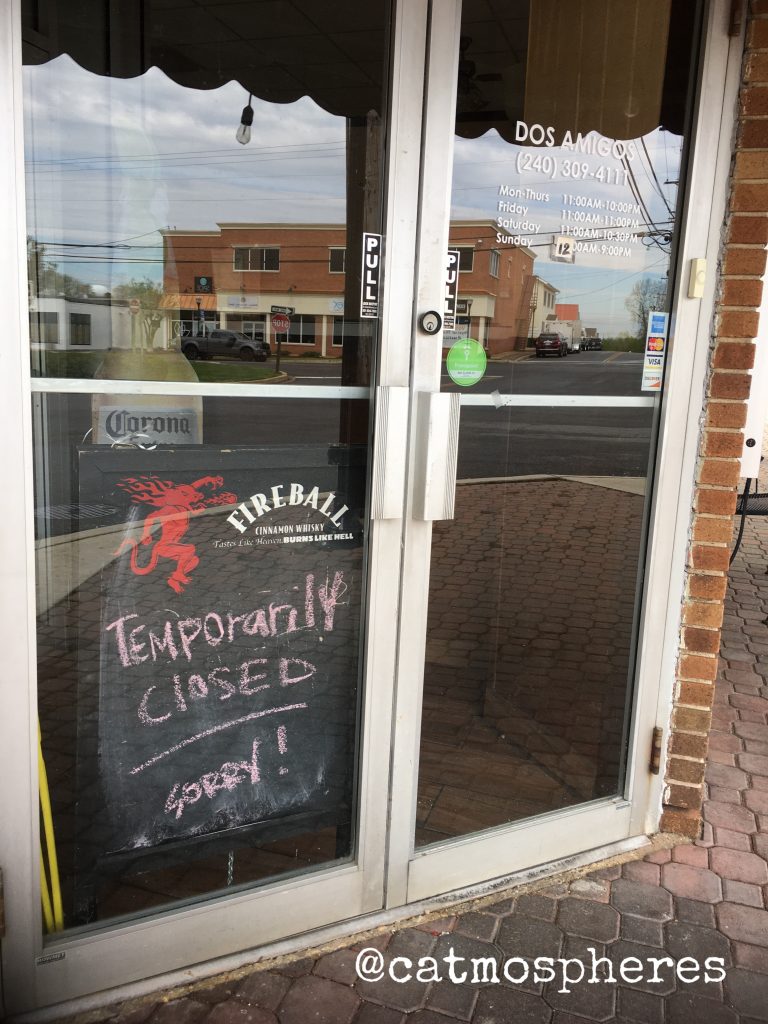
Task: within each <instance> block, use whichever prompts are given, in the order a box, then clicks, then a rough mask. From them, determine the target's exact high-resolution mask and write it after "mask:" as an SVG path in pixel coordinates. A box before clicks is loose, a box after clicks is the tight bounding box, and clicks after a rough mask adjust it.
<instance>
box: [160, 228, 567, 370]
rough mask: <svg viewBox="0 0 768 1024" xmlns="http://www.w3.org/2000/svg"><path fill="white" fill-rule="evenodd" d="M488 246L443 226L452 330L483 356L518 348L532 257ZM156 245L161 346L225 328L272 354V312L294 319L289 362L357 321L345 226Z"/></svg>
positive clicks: (334, 342)
mask: <svg viewBox="0 0 768 1024" xmlns="http://www.w3.org/2000/svg"><path fill="white" fill-rule="evenodd" d="M495 238H496V228H495V226H494V225H493V224H492V223H490V222H488V221H478V222H471V221H459V222H454V223H453V224H452V226H451V235H450V245H451V247H452V248H456V249H459V251H460V258H459V307H458V323H457V329H458V330H459V331H461V332H462V336H466V335H467V334H470V335H471V336H472V337H475V338H477V340H478V341H480V342H482V344H483V345H484V346H485V347H486V348H487V349H488V351H489V354H491V355H496V354H498V353H500V352H508V351H511V350H513V349H515V348H524V347H525V339H526V338H527V336H528V320H529V316H530V308H531V301H532V289H533V281H534V280H535V279H534V277H533V261H534V260H535V258H536V256H535V253H533V252H532V251H531V250H530V249H526V248H521V247H517V246H497V245H496V243H495ZM163 239H164V244H163V259H164V274H163V292H164V294H163V299H162V307H163V309H164V310H165V311H166V313H167V317H168V320H167V324H166V330H167V340H168V341H169V342H172V341H173V339H174V338H176V337H178V336H191V335H194V334H198V333H205V332H206V331H208V330H210V329H211V328H213V327H228V328H230V329H233V330H238V331H242V332H243V333H244V334H248V335H250V336H256V335H262V336H263V337H265V338H266V339H267V340H268V341H270V342H271V344H272V346H273V348H274V344H275V341H276V337H275V334H274V332H273V329H272V325H271V314H272V312H273V311H272V307H273V306H276V307H284V308H288V309H292V310H293V312H292V313H291V314H290V321H291V323H290V328H289V330H288V333H287V335H284V336H283V339H282V340H283V347H284V350H285V351H286V352H287V353H288V354H294V355H301V354H302V353H307V352H312V353H316V354H318V355H322V356H333V355H340V354H341V348H342V344H343V339H344V333H345V324H347V325H352V324H354V323H356V322H357V311H356V310H345V284H346V269H347V268H346V230H345V228H344V227H343V226H341V225H337V224H306V225H299V226H297V225H293V224H291V225H288V224H220V225H219V227H218V230H215V231H178V230H172V231H171V230H169V231H165V232H164V233H163ZM547 288H550V286H547ZM203 289H204V290H203ZM550 290H551V291H552V293H553V294H554V293H555V290H554V289H551V288H550ZM450 340H451V338H450V337H446V339H445V342H446V345H447V344H449V343H450Z"/></svg>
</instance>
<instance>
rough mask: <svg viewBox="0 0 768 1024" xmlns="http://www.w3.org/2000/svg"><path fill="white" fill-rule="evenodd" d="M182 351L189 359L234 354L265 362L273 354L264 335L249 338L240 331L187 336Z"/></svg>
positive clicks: (237, 356) (236, 356) (210, 332)
mask: <svg viewBox="0 0 768 1024" xmlns="http://www.w3.org/2000/svg"><path fill="white" fill-rule="evenodd" d="M181 351H182V352H183V354H184V355H185V356H186V357H187V359H213V358H214V357H216V356H234V357H235V358H238V359H246V360H254V359H257V360H258V361H259V362H261V363H263V362H265V361H266V359H268V358H269V356H270V355H271V354H272V350H271V349H270V347H269V344H268V343H267V342H266V341H264V338H262V337H259V336H257V337H255V338H249V337H248V335H247V334H241V333H240V331H219V330H216V331H209V332H208V333H207V334H196V335H195V336H194V337H193V338H185V339H184V342H183V344H182V346H181Z"/></svg>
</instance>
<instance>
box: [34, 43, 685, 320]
mask: <svg viewBox="0 0 768 1024" xmlns="http://www.w3.org/2000/svg"><path fill="white" fill-rule="evenodd" d="M24 88H25V109H26V141H27V190H28V210H29V234H30V235H31V236H32V237H34V238H35V239H37V240H38V241H39V242H41V243H43V244H44V245H45V247H46V257H47V258H48V259H52V260H56V261H57V263H58V264H59V267H60V269H61V270H62V271H63V272H65V273H68V274H71V275H72V276H74V277H76V278H78V279H80V280H82V281H84V282H85V283H87V284H90V285H101V286H106V287H107V288H109V289H114V288H115V287H117V286H118V285H119V284H121V283H125V282H127V281H129V280H131V279H136V278H149V279H151V280H153V281H155V282H156V283H158V284H159V283H160V282H161V280H162V239H161V235H160V230H162V229H164V228H169V227H170V228H175V229H178V230H191V231H206V230H215V229H216V225H217V223H233V222H235V223H294V224H302V223H308V224H309V223H337V224H343V223H344V222H345V219H346V196H345V192H346V178H345V173H346V171H345V163H346V122H345V120H344V118H342V117H338V116H334V115H332V114H329V113H327V112H326V111H324V110H322V109H321V108H320V107H319V106H318V105H317V104H316V103H315V102H314V101H313V100H311V99H310V98H309V97H304V98H302V99H300V100H299V101H297V102H295V103H291V104H284V105H281V104H275V103H265V102H262V101H259V100H257V99H254V100H253V101H252V106H253V109H254V122H253V129H252V141H251V143H250V144H249V145H247V146H241V145H239V144H238V143H237V142H236V141H235V130H236V128H237V125H238V123H239V120H240V112H241V110H242V108H243V106H244V105H245V103H246V102H247V100H248V97H247V94H246V93H245V92H244V90H243V88H242V87H241V86H240V85H239V84H238V83H236V82H230V83H228V84H227V85H225V86H222V87H221V88H218V89H212V90H207V91H206V90H194V89H189V88H185V87H183V86H180V85H178V84H176V83H175V82H173V81H172V80H171V79H169V78H168V77H166V75H165V74H164V73H163V72H161V71H160V70H158V69H157V68H151V69H150V70H149V71H148V72H146V74H144V75H142V76H140V77H137V78H133V79H110V78H106V77H102V76H99V75H95V74H93V73H92V72H89V71H85V70H83V69H82V68H80V67H79V66H78V65H77V64H76V63H75V62H74V61H73V60H72V59H71V58H70V57H68V56H66V55H63V56H60V57H58V58H57V59H55V60H53V61H50V62H48V63H46V64H41V65H37V66H27V67H25V68H24ZM557 141H559V140H557ZM681 142H682V140H681V139H680V137H679V136H675V135H672V134H670V133H668V132H665V131H662V130H657V131H655V132H653V133H651V134H650V135H649V136H647V137H646V138H645V139H644V140H643V143H642V144H640V143H639V142H638V144H637V145H636V146H635V147H634V148H635V155H634V156H633V157H632V159H630V160H629V161H627V162H625V163H624V164H622V162H621V161H620V160H618V159H616V158H615V157H612V156H609V157H598V156H596V155H586V156H585V155H583V154H579V153H575V152H569V151H568V150H564V149H562V148H560V147H555V148H551V149H550V148H546V147H540V148H532V147H523V146H510V145H509V144H508V143H506V142H505V141H504V140H502V139H501V138H500V137H499V136H498V135H497V134H496V132H495V131H490V132H488V133H487V134H486V135H484V136H483V137H482V138H480V139H474V140H470V139H463V138H457V139H456V141H455V160H454V185H453V194H452V211H451V216H452V219H453V220H454V221H455V220H483V221H485V222H486V223H487V222H488V221H495V220H496V218H497V217H498V216H500V215H501V216H509V214H500V213H499V210H498V201H499V187H500V185H502V184H508V185H511V186H519V187H523V188H531V189H533V190H534V191H536V192H540V193H545V194H546V195H547V196H548V197H549V198H548V200H546V201H542V200H537V199H535V198H533V199H528V198H526V199H524V200H520V203H521V205H522V206H524V207H525V208H526V210H527V212H526V213H525V214H524V215H519V216H524V218H525V220H527V221H529V222H532V223H533V224H534V225H535V227H536V229H537V230H536V231H534V232H527V233H526V234H527V235H529V237H530V244H529V248H531V250H532V251H533V252H535V254H536V262H535V265H534V272H535V273H536V274H538V275H539V276H540V277H543V278H544V279H545V280H546V281H548V282H549V283H551V284H552V285H554V286H555V287H556V288H558V289H559V290H560V294H559V296H558V301H559V302H578V303H579V305H580V308H581V313H582V321H583V322H584V323H585V324H587V325H594V326H597V327H598V330H599V331H600V333H601V334H603V335H604V336H611V335H615V334H618V333H620V332H622V331H628V332H630V333H634V326H633V324H632V321H631V318H630V316H629V314H628V312H627V309H626V306H625V299H626V296H627V294H628V293H629V292H630V290H631V289H632V287H633V285H634V284H635V283H636V282H637V281H639V280H640V279H641V278H643V277H644V276H648V275H658V276H660V277H661V278H663V277H664V276H665V275H666V271H667V267H668V262H669V255H668V250H669V248H670V246H669V244H668V242H665V241H664V237H663V235H664V233H665V232H666V231H668V230H670V229H671V226H672V213H671V211H672V210H674V208H675V202H676V195H677V180H678V177H679V168H680V153H681ZM521 153H525V154H530V155H532V156H533V157H535V156H537V155H542V156H550V157H554V158H555V161H556V166H555V169H554V172H553V171H552V170H551V169H550V168H548V172H547V173H546V174H541V173H539V174H537V173H536V172H535V171H532V170H527V171H522V172H521V171H520V165H519V160H518V156H519V155H520V154H521ZM565 159H570V160H574V159H575V160H577V161H578V162H580V163H583V165H584V167H585V168H586V178H582V180H574V179H573V178H566V177H564V176H563V173H562V172H563V160H565ZM627 166H629V168H630V169H631V171H632V174H633V180H632V181H631V182H630V181H629V179H628V178H627V180H626V182H625V181H621V182H619V181H617V180H616V178H617V177H618V176H619V175H621V176H622V178H623V177H624V168H626V167H627ZM600 168H604V172H605V173H608V174H609V175H613V177H614V180H613V181H612V182H611V183H609V184H606V183H605V182H600V181H597V180H595V179H594V178H593V177H592V176H593V175H594V174H595V173H598V172H600ZM565 194H570V195H577V196H580V197H584V198H585V199H600V198H606V197H610V198H611V199H613V200H616V201H617V202H620V203H628V204H632V205H633V206H634V207H635V208H636V212H633V213H632V214H631V215H630V216H631V217H632V219H633V221H636V222H637V228H634V227H633V228H632V230H635V231H637V232H638V233H639V238H638V240H636V241H634V242H633V243H632V244H631V245H629V246H628V247H627V251H626V252H623V253H621V254H620V255H617V254H615V253H613V252H611V253H605V254H600V253H586V252H580V253H578V254H577V258H576V262H575V265H564V264H561V263H557V262H554V261H552V260H551V259H550V243H551V239H552V236H553V235H554V234H559V233H560V230H561V227H560V226H561V207H562V206H563V205H564V203H563V202H562V201H561V200H562V198H563V196H564V195H565ZM638 199H639V201H638ZM587 212H589V211H587ZM601 240H604V238H602V239H601Z"/></svg>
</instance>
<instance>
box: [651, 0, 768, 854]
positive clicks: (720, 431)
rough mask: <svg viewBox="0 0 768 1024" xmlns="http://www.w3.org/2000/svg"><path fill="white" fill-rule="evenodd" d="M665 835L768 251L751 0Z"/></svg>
mask: <svg viewBox="0 0 768 1024" xmlns="http://www.w3.org/2000/svg"><path fill="white" fill-rule="evenodd" d="M723 243H724V244H723V248H722V252H721V261H720V267H719V274H720V278H719V302H718V306H717V310H716V318H715V334H714V338H713V343H712V348H711V361H710V376H709V381H708V385H707V399H706V407H705V408H706V416H705V418H704V423H703V429H702V433H701V439H700V445H699V460H698V468H697V478H696V492H695V507H694V510H693V520H692V534H691V543H690V548H689V552H688V571H687V581H686V595H685V601H684V606H683V627H682V633H681V643H680V657H679V660H678V666H677V683H676V689H675V702H674V710H673V717H672V731H671V733H670V740H669V747H668V761H667V770H666V778H665V782H666V787H665V795H664V813H663V815H662V820H661V827H662V828H663V829H665V830H667V831H670V832H678V833H682V834H684V835H688V836H691V837H695V836H697V835H698V834H699V830H700V824H701V803H702V797H703V785H704V759H705V757H706V753H707V741H708V732H709V728H710V723H711V712H712V703H713V696H714V683H715V678H716V676H717V667H718V651H719V647H720V627H721V624H722V617H723V599H724V596H725V588H726V574H727V572H728V560H729V557H730V551H731V538H732V530H733V521H732V516H733V513H734V511H735V507H736V489H737V484H738V482H739V456H740V454H741V450H742V438H743V435H742V428H743V426H744V423H745V419H746V405H745V400H746V399H747V397H748V395H749V385H750V377H749V374H748V372H747V371H748V370H749V368H750V367H751V366H752V364H753V361H754V350H755V345H754V338H755V334H756V332H757V321H758V313H757V307H758V306H759V304H760V297H761V281H760V278H761V276H762V274H763V273H764V270H765V245H766V243H768V0H751V3H750V5H749V14H748V22H747V42H746V49H745V54H744V65H743V76H742V84H741V91H740V95H739V117H738V126H737V135H736V141H735V147H734V159H733V163H732V168H731V183H730V198H729V204H728V214H727V218H726V223H725V225H724V236H723Z"/></svg>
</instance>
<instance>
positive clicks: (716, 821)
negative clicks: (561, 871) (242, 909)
mask: <svg viewBox="0 0 768 1024" xmlns="http://www.w3.org/2000/svg"><path fill="white" fill-rule="evenodd" d="M766 566H768V524H766V523H764V522H763V521H762V520H760V519H756V520H748V521H747V525H746V530H745V535H744V541H743V543H742V547H741V550H740V552H739V555H738V557H737V559H736V561H735V563H734V566H733V569H732V573H731V582H730V587H729V594H728V599H727V604H726V616H725V623H724V628H723V639H722V649H721V664H720V675H719V679H718V683H717V704H716V707H715V712H714V717H713V732H712V734H711V740H710V753H709V765H708V773H707V780H708V783H709V793H708V796H709V799H708V801H707V803H706V804H705V809H704V817H705V825H704V835H703V838H702V839H701V840H699V841H698V842H696V843H694V844H688V843H687V842H680V843H679V844H678V845H673V846H672V848H670V849H656V850H655V851H654V852H652V853H650V854H648V855H646V856H645V857H644V858H643V859H635V860H629V861H626V862H625V863H623V864H618V865H614V866H609V867H601V868H598V869H596V870H592V871H590V872H588V873H586V874H584V875H583V876H582V877H577V878H573V877H572V876H571V878H570V880H564V879H558V878H549V879H547V880H546V881H544V882H542V883H540V888H538V889H537V891H535V892H531V891H527V892H525V893H524V894H517V895H515V894H514V893H510V894H508V895H507V898H500V897H498V896H497V897H494V900H495V902H489V901H488V900H484V901H482V903H480V904H477V905H475V906H470V907H463V908H462V909H461V912H459V913H456V914H454V915H452V916H450V917H445V918H441V919H439V920H434V919H433V920H427V921H425V922H424V921H422V922H419V923H416V924H413V923H411V924H410V925H409V926H403V927H401V928H398V929H394V930H387V931H384V932H383V933H379V934H377V935H375V936H373V937H369V938H367V939H364V940H362V941H361V942H360V943H358V944H357V945H351V946H347V947H344V948H338V949H336V950H333V951H330V952H327V951H324V952H323V953H322V954H320V955H317V956H314V957H308V958H305V959H301V960H293V961H286V960H285V959H284V960H283V961H280V962H273V963H272V964H266V965H265V964H262V965H259V967H258V968H253V969H245V970H240V971H238V972H236V973H234V974H230V975H226V976H219V977H217V978H214V979H211V980H208V981H207V982H205V983H198V984H197V985H195V986H188V987H186V988H185V989H183V990H181V989H176V990H174V991H165V992H157V993H155V994H154V995H152V996H149V997H144V998H142V999H141V1000H133V1001H131V1002H130V1003H124V1004H122V1005H117V1006H112V1007H111V1008H109V1009H105V1010H103V1011H99V1012H91V1013H89V1014H87V1015H80V1016H79V1017H78V1018H73V1020H77V1021H78V1022H83V1024H84V1022H85V1021H88V1022H93V1021H101V1020H104V1021H107V1020H108V1021H112V1022H114V1024H145V1022H146V1024H230V1022H235V1021H237V1022H246V1024H404V1022H408V1024H451V1022H454V1024H455V1022H456V1021H471V1022H472V1024H528V1022H530V1024H550V1022H551V1024H584V1022H585V1021H627V1022H637V1024H678V1022H679V1024H689V1022H696V1024H709V1022H712V1024H721V1022H722V1024H730V1022H732V1024H736V1022H740V1024H750V1022H754V1021H768V909H766V908H767V907H768V684H767V683H766V678H767V677H768V631H767V630H766V615H767V614H768V577H766ZM363 948H370V949H373V950H378V951H380V952H381V953H383V964H384V966H385V968H388V967H389V965H390V964H391V963H392V960H393V958H395V957H405V958H407V960H409V961H412V962H413V963H414V967H413V970H412V972H411V973H412V974H413V975H414V977H413V978H412V980H410V981H406V982H402V983H400V982H395V981H393V980H390V979H389V978H386V977H385V979H384V980H382V981H377V982H366V981H361V980H359V979H358V978H357V976H356V972H355V958H356V955H357V953H358V951H359V950H360V949H363ZM451 950H452V953H451ZM590 950H594V954H593V953H592V952H590ZM371 955H374V954H371ZM451 955H453V956H455V957H464V958H465V962H462V961H455V962H454V967H453V970H454V971H455V972H456V973H457V975H458V974H460V973H461V972H462V971H464V970H467V969H469V976H468V980H467V981H466V982H464V983H463V984H454V983H452V982H451V981H450V980H449V971H450V968H449V966H448V963H447V961H446V960H444V959H443V958H444V957H446V956H451ZM421 957H434V958H435V959H436V961H437V964H438V968H439V974H440V976H441V977H442V979H443V980H442V981H440V982H437V981H431V982H429V981H419V980H416V977H415V974H416V970H417V964H416V961H418V959H419V958H421ZM479 957H490V958H492V959H493V960H494V961H496V963H497V964H498V965H499V979H500V980H499V983H497V984H492V983H483V982H482V981H480V982H478V983H472V982H471V978H472V970H473V968H472V964H471V958H479ZM510 957H514V958H518V959H516V960H515V961H514V962H513V963H512V964H511V965H510V968H509V974H510V976H511V978H512V979H515V980H514V982H513V981H510V980H505V979H504V976H503V974H502V971H501V964H502V963H503V962H504V960H506V959H507V958H510ZM536 957H552V958H568V959H571V960H573V961H574V963H572V964H571V966H570V967H569V968H567V970H568V972H569V976H571V977H575V976H576V975H577V974H578V972H579V967H578V965H577V964H576V961H581V962H582V963H583V964H584V965H585V967H586V973H585V976H584V980H583V981H581V982H580V983H574V984H570V985H568V984H564V983H563V981H562V968H561V967H560V966H558V968H557V970H558V973H557V976H556V978H555V980H547V981H536V980H534V968H533V960H534V959H535V958H536ZM593 957H595V958H601V957H605V958H606V960H605V961H604V962H603V963H602V964H598V966H597V968H596V969H595V970H594V971H593V968H592V963H593ZM665 957H669V958H671V959H672V961H674V963H673V964H669V963H667V962H665V960H664V958H665ZM686 957H688V958H693V959H695V960H696V961H697V962H698V964H699V965H701V968H702V969H701V970H700V971H697V970H696V969H695V965H693V968H692V961H690V960H689V961H687V962H683V963H680V961H681V960H682V958H686ZM627 958H636V961H631V960H627ZM653 958H655V959H657V960H659V961H660V962H659V965H658V968H654V967H653V966H652V964H653ZM707 958H721V960H722V962H723V970H718V969H717V968H716V967H715V966H713V967H712V969H711V971H706V970H704V969H703V968H704V964H705V961H706V960H707ZM526 961H527V963H526ZM622 961H623V962H624V965H625V967H624V972H625V973H624V975H622V974H621V973H620V972H619V968H618V964H619V963H620V962H622ZM637 961H639V962H640V964H641V969H640V970H637V968H636V962H637ZM369 962H371V961H370V956H369ZM425 963H426V962H425ZM627 964H629V965H630V967H629V968H627ZM633 964H635V967H634V968H633V967H632V966H631V965H633ZM675 965H677V969H676V966H675ZM397 967H398V970H399V971H401V972H408V967H407V962H406V961H403V960H401V961H398V965H397ZM97 969H98V967H97V965H94V970H97ZM526 970H527V974H528V976H527V978H526V979H525V980H522V981H517V980H516V979H519V978H522V977H523V976H524V975H525V973H526ZM654 971H655V976H656V977H657V978H658V980H656V981H651V980H650V978H652V977H653V976H654ZM428 973H429V972H428ZM541 973H542V974H545V971H544V970H542V971H541ZM707 973H710V975H711V977H712V980H709V981H707V980H705V976H706V974H707ZM609 975H610V976H612V977H613V978H614V979H615V981H614V982H613V983H611V982H610V981H608V980H607V979H608V977H609ZM721 975H724V978H722V979H721V977H720V976H721ZM481 976H482V975H481ZM696 976H698V980H695V979H696ZM592 979H594V980H592ZM635 979H637V980H635ZM563 989H569V991H563Z"/></svg>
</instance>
